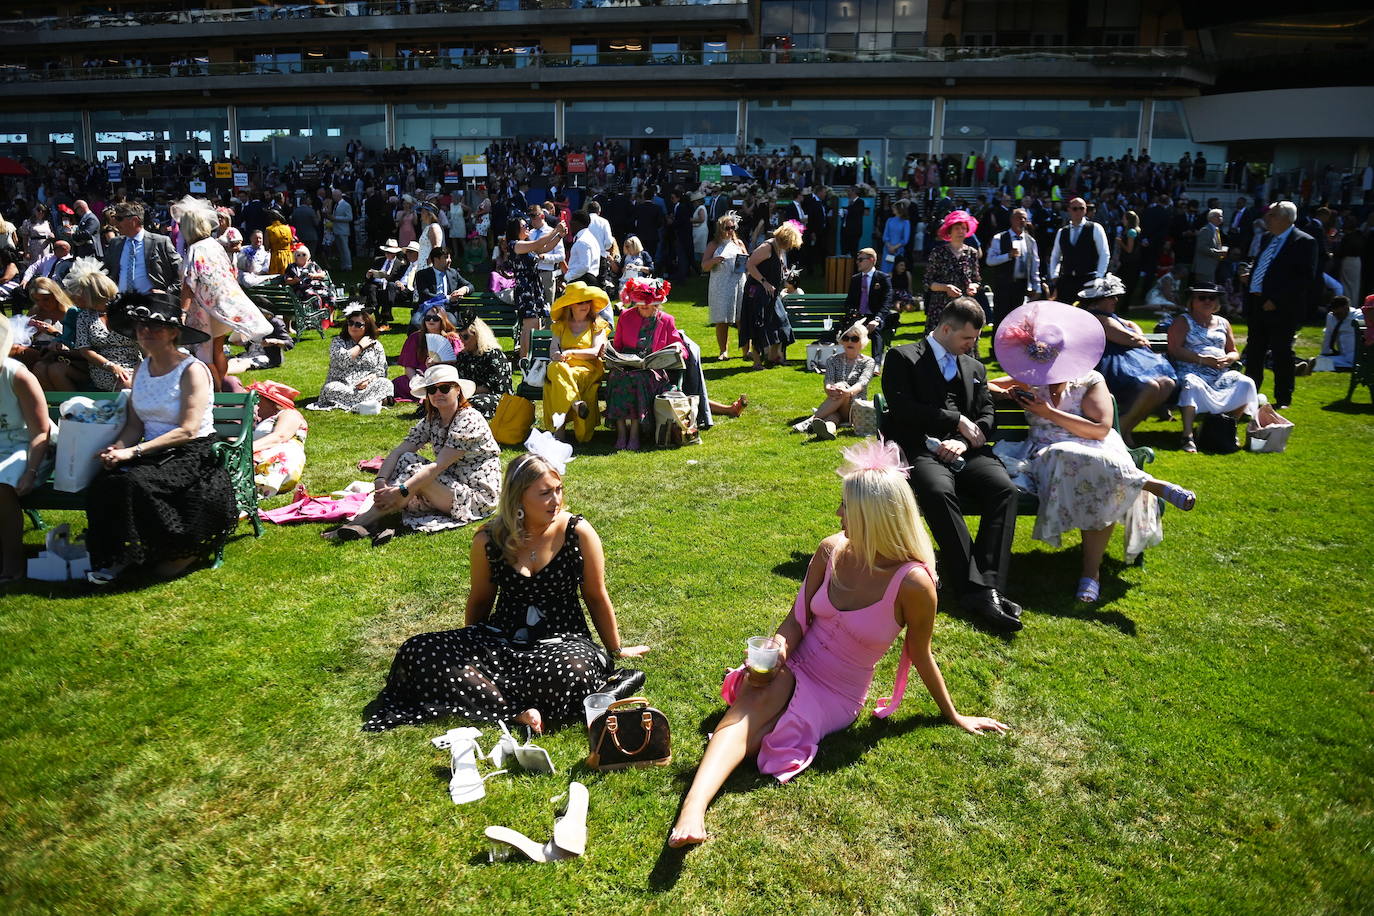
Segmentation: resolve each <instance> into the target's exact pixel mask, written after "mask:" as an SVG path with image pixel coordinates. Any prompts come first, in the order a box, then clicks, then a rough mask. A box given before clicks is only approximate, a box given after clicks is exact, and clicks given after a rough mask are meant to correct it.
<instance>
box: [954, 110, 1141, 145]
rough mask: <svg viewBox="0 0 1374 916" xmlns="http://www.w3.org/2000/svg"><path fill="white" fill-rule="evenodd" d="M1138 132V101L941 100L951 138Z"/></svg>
mask: <svg viewBox="0 0 1374 916" xmlns="http://www.w3.org/2000/svg"><path fill="white" fill-rule="evenodd" d="M1139 131H1140V101H1139V100H1137V99H1119V100H1117V99H1113V100H1107V101H1102V100H1088V99H1060V100H1055V99H950V100H949V101H948V102H947V103H946V104H945V132H944V135H945V137H946V138H948V139H954V140H958V139H969V140H974V139H982V138H985V137H1000V138H1022V139H1028V140H1029V139H1046V140H1049V139H1067V138H1074V139H1104V140H1105V139H1108V138H1119V139H1130V140H1134V139H1135V138H1136V137H1137V136H1138V135H1139ZM1128 145H1129V144H1128Z"/></svg>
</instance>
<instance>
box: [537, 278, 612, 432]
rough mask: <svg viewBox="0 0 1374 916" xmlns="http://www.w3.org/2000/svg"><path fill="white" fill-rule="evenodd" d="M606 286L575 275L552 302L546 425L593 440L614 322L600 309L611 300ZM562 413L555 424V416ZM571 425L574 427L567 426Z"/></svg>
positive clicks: (598, 419) (545, 426)
mask: <svg viewBox="0 0 1374 916" xmlns="http://www.w3.org/2000/svg"><path fill="white" fill-rule="evenodd" d="M610 302H611V299H610V297H609V296H607V295H606V293H605V291H604V290H601V289H598V288H597V287H595V286H588V285H587V284H586V283H583V282H582V281H581V280H574V281H573V282H572V283H569V284H568V286H567V288H566V289H564V290H563V295H561V296H559V297H558V299H557V301H555V302H554V304H553V311H552V312H551V315H550V317H551V318H552V319H553V337H552V339H551V340H550V342H549V371H548V375H547V376H545V378H544V428H545V429H547V430H550V431H552V432H553V434H554V435H555V436H559V437H562V438H565V439H567V441H572V438H573V437H575V438H576V439H577V441H578V442H590V441H591V439H592V433H593V432H594V431H595V430H596V427H597V424H598V423H600V422H601V408H600V406H599V405H598V403H597V397H596V396H597V386H598V385H600V384H601V378H602V376H604V375H605V374H606V369H605V366H603V365H602V363H601V351H602V350H604V349H605V348H606V338H607V336H608V334H609V332H610V329H611V326H610V324H608V323H607V322H606V321H605V320H603V319H602V318H601V317H600V315H598V314H597V313H598V312H600V311H602V310H603V309H604V308H606V306H608V305H610ZM556 414H563V418H564V419H563V425H562V426H560V427H558V428H557V429H554V425H553V418H554V415H556ZM569 426H571V429H569V428H568V427H569Z"/></svg>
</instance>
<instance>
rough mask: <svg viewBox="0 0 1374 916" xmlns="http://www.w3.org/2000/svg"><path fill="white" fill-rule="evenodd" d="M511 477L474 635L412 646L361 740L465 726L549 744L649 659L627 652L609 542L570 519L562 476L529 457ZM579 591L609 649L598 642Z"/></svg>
mask: <svg viewBox="0 0 1374 916" xmlns="http://www.w3.org/2000/svg"><path fill="white" fill-rule="evenodd" d="M505 477H506V479H505V481H504V483H503V484H502V487H501V506H500V511H499V514H498V515H497V517H496V518H494V519H492V520H491V521H490V522H489V523H487V524H486V525H484V526H483V527H482V529H481V530H480V531H478V532H477V535H476V536H475V537H474V538H473V541H472V589H471V591H470V592H469V593H468V603H467V612H466V615H465V617H466V622H467V625H466V626H464V627H463V628H462V629H459V630H445V631H443V632H439V633H423V634H421V635H419V636H412V637H411V638H410V639H408V640H406V641H405V643H404V644H403V645H402V646H401V648H400V651H398V652H397V653H396V659H395V661H393V662H392V664H391V673H390V674H389V675H388V676H387V680H386V686H385V687H384V688H383V689H382V692H381V694H379V695H378V697H377V699H376V700H375V701H374V702H373V704H372V705H371V706H370V707H369V708H368V712H367V717H366V720H365V721H364V723H363V729H364V730H366V731H383V730H385V729H388V728H395V727H396V726H398V725H411V724H416V723H420V722H428V721H430V720H431V719H437V718H440V717H442V716H460V717H462V718H465V719H469V720H472V721H477V722H496V721H498V720H506V721H510V720H512V719H513V720H515V721H517V722H523V723H525V724H527V725H529V726H530V727H532V728H533V729H534V730H535V731H536V732H542V731H543V729H544V726H545V724H550V725H559V724H563V723H566V722H571V721H573V720H576V719H578V718H580V716H581V714H582V700H583V698H584V697H586V696H587V694H589V693H595V692H596V690H597V688H598V687H600V686H601V684H602V683H603V682H604V681H605V680H606V678H607V676H608V675H610V673H611V667H612V657H613V656H615V657H620V658H633V657H637V656H640V655H643V654H644V653H645V652H648V651H649V647H648V646H630V647H624V646H622V645H621V644H620V630H619V627H618V626H617V624H616V619H615V608H614V607H612V605H611V599H610V596H609V595H608V594H607V593H606V579H605V555H604V554H603V553H602V549H601V538H600V537H598V536H597V533H596V532H595V531H594V530H592V526H591V525H589V524H587V523H586V522H585V521H584V520H583V519H582V517H581V516H578V515H571V514H569V513H567V512H565V511H564V510H563V478H562V475H560V474H559V472H558V470H557V469H556V468H554V466H553V465H551V464H549V463H548V462H547V461H545V460H544V459H543V458H541V457H539V456H538V455H532V454H527V455H521V456H520V457H519V458H516V459H515V460H514V461H512V462H511V463H510V465H509V466H508V467H507V468H506V475H505ZM579 591H580V592H581V593H582V598H583V599H584V600H585V601H586V603H587V610H588V612H589V613H590V614H591V618H592V623H594V624H595V625H596V630H597V633H598V635H599V636H600V637H601V642H602V644H603V645H604V646H605V647H606V648H604V649H603V648H602V646H599V645H597V644H596V643H595V642H594V641H593V640H592V635H591V631H590V629H589V628H588V627H587V618H586V616H585V615H584V614H583V613H582V606H581V604H580V602H579V601H578V600H577V596H578V592H579Z"/></svg>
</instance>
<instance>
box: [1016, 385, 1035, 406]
mask: <svg viewBox="0 0 1374 916" xmlns="http://www.w3.org/2000/svg"><path fill="white" fill-rule="evenodd" d="M1011 396H1012V397H1014V398H1016V400H1018V401H1025V402H1027V403H1029V402H1031V401H1034V400H1035V392H1033V391H1027V390H1026V389H1025V388H1013V389H1012V390H1011Z"/></svg>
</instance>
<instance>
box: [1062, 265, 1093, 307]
mask: <svg viewBox="0 0 1374 916" xmlns="http://www.w3.org/2000/svg"><path fill="white" fill-rule="evenodd" d="M1096 276H1097V275H1096V274H1066V273H1063V272H1062V271H1061V272H1060V274H1059V279H1058V280H1057V281H1055V287H1054V291H1055V292H1054V297H1055V298H1056V299H1057V300H1059V301H1060V302H1067V303H1068V304H1069V305H1073V304H1074V302H1076V301H1077V300H1078V293H1079V291H1080V290H1082V289H1083V287H1085V286H1087V285H1088V283H1089V281H1091V280H1092V279H1093V278H1094V277H1096Z"/></svg>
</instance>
